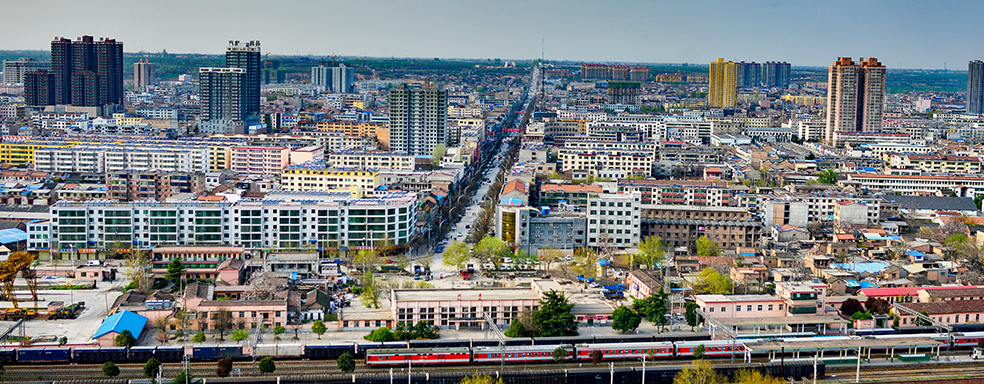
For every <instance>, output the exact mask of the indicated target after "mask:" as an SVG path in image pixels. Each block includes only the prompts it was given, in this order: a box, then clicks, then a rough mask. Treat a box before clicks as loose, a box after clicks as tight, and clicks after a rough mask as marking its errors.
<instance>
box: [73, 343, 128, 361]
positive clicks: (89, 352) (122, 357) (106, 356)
mask: <svg viewBox="0 0 984 384" xmlns="http://www.w3.org/2000/svg"><path fill="white" fill-rule="evenodd" d="M72 361H73V362H76V363H105V362H107V361H112V362H117V363H119V362H124V361H126V348H124V347H75V349H73V350H72Z"/></svg>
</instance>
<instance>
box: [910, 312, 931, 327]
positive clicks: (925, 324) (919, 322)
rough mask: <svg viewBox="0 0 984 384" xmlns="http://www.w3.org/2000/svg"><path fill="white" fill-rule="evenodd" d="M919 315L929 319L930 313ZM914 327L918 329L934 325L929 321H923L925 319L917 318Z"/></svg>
mask: <svg viewBox="0 0 984 384" xmlns="http://www.w3.org/2000/svg"><path fill="white" fill-rule="evenodd" d="M919 314H921V315H923V316H926V317H929V313H927V312H926V311H919ZM914 325H915V326H917V327H928V326H930V325H933V323H931V322H929V321H926V320H923V319H921V318H919V317H916V318H915V321H914Z"/></svg>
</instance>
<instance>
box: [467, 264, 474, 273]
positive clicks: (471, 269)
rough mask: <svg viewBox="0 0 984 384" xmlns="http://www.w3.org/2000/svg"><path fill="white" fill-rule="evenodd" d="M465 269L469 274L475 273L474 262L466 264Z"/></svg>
mask: <svg viewBox="0 0 984 384" xmlns="http://www.w3.org/2000/svg"><path fill="white" fill-rule="evenodd" d="M465 269H467V270H468V273H469V274H475V264H468V267H466V268H465Z"/></svg>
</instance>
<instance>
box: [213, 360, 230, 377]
mask: <svg viewBox="0 0 984 384" xmlns="http://www.w3.org/2000/svg"><path fill="white" fill-rule="evenodd" d="M230 373H232V358H229V357H223V358H221V359H219V362H218V363H216V364H215V376H218V377H229V374H230Z"/></svg>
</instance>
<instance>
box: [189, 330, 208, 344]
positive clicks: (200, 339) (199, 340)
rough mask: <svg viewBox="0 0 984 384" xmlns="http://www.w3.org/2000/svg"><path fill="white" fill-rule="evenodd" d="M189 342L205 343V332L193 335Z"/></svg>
mask: <svg viewBox="0 0 984 384" xmlns="http://www.w3.org/2000/svg"><path fill="white" fill-rule="evenodd" d="M191 341H194V342H196V343H202V342H205V332H203V331H198V333H196V334H195V337H193V338H192V339H191Z"/></svg>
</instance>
